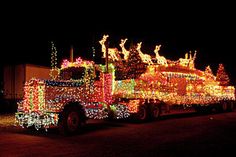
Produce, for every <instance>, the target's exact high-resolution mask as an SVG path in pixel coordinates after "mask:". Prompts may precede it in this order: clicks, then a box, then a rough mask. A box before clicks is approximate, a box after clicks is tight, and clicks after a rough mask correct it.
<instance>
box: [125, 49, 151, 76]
mask: <svg viewBox="0 0 236 157" xmlns="http://www.w3.org/2000/svg"><path fill="white" fill-rule="evenodd" d="M127 68H128V76H129V78H137V77H139V76H140V75H141V74H142V73H144V72H145V71H146V68H147V64H145V63H143V62H142V59H141V57H140V56H139V53H138V51H137V50H136V47H135V46H132V47H131V49H130V54H129V57H128V62H127Z"/></svg>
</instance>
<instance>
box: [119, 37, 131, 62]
mask: <svg viewBox="0 0 236 157" xmlns="http://www.w3.org/2000/svg"><path fill="white" fill-rule="evenodd" d="M127 40H128V39H127V38H126V39H121V42H120V44H119V45H120V47H121V49H122V52H121V53H122V54H123V55H124V59H125V60H127V59H128V57H129V51H127V50H126V49H125V43H126V41H127Z"/></svg>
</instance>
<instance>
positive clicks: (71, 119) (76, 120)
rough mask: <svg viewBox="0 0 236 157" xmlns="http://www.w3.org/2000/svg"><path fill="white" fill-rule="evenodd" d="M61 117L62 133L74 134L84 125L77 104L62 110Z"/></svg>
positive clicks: (60, 126) (60, 127)
mask: <svg viewBox="0 0 236 157" xmlns="http://www.w3.org/2000/svg"><path fill="white" fill-rule="evenodd" d="M60 118H61V120H60V119H59V130H60V132H61V133H62V134H73V133H76V132H77V131H78V130H79V127H80V126H81V125H82V122H83V121H82V119H81V115H80V109H79V108H78V107H77V106H70V107H68V108H66V109H65V110H64V111H63V112H62V116H61V117H60Z"/></svg>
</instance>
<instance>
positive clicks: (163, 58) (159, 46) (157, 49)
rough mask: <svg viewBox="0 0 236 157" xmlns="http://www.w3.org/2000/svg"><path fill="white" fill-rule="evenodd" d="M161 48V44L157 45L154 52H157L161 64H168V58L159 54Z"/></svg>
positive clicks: (157, 58)
mask: <svg viewBox="0 0 236 157" xmlns="http://www.w3.org/2000/svg"><path fill="white" fill-rule="evenodd" d="M160 48H161V45H156V47H155V50H154V53H155V54H156V60H157V63H158V64H160V65H167V61H166V58H165V57H163V56H160V55H159V51H160Z"/></svg>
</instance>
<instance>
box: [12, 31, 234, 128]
mask: <svg viewBox="0 0 236 157" xmlns="http://www.w3.org/2000/svg"><path fill="white" fill-rule="evenodd" d="M108 37H109V36H108V35H104V36H103V38H102V39H101V40H100V41H99V43H100V44H101V52H102V53H103V55H102V60H103V61H104V62H103V63H99V64H98V63H95V61H91V60H90V61H88V60H84V59H82V58H80V57H78V58H76V59H75V60H74V58H73V55H71V57H70V60H67V59H65V60H63V62H62V64H61V67H60V68H53V69H52V71H53V72H52V73H51V74H53V77H52V79H38V78H32V79H31V80H29V81H27V82H26V83H25V86H24V98H23V100H22V101H20V102H19V103H18V110H17V112H16V114H15V117H16V123H17V124H18V125H20V126H22V127H31V126H34V127H35V128H36V129H40V128H45V129H46V130H47V128H49V127H51V126H57V127H58V128H59V130H60V131H61V132H62V133H75V132H77V131H78V130H79V129H80V128H81V126H83V125H84V124H85V123H86V120H87V119H89V118H93V119H106V118H115V119H124V118H128V117H133V118H136V119H138V120H140V121H146V120H148V119H157V118H159V117H160V116H161V115H163V114H168V113H171V111H172V109H173V108H180V107H182V108H183V109H187V108H190V107H191V108H194V109H195V110H197V111H202V110H222V111H232V110H233V108H234V101H235V95H234V93H235V89H234V87H233V86H225V85H224V86H223V85H221V84H220V81H218V80H217V79H216V76H215V75H213V73H212V72H211V71H210V70H205V71H202V70H198V69H196V68H195V65H194V61H195V59H196V52H195V53H194V54H193V55H192V53H186V54H185V57H184V58H180V59H179V60H177V61H172V60H168V59H166V58H165V57H164V56H160V54H159V50H160V47H161V45H157V46H156V47H155V50H154V53H155V56H151V55H149V54H146V53H143V52H142V50H141V46H142V42H140V43H137V44H136V45H133V46H131V48H130V49H129V50H127V49H126V48H125V43H126V41H127V40H128V39H121V42H120V44H119V46H120V49H118V48H109V47H108V46H107V44H106V43H107V38H108Z"/></svg>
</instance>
